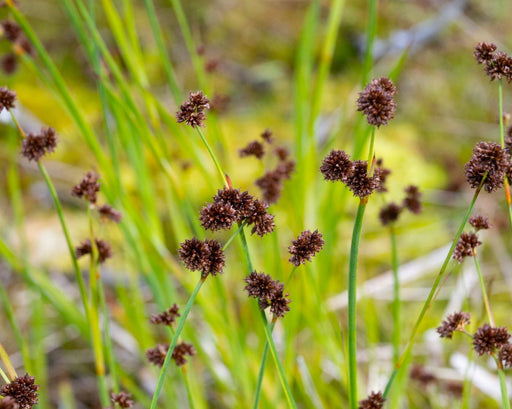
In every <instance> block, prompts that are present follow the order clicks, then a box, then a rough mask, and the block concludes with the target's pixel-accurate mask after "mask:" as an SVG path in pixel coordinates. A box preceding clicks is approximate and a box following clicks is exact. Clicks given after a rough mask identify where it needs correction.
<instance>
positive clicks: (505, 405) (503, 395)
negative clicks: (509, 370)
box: [498, 363, 510, 409]
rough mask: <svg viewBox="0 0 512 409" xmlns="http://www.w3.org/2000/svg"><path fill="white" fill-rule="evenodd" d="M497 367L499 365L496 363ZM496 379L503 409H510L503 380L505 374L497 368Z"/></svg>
mask: <svg viewBox="0 0 512 409" xmlns="http://www.w3.org/2000/svg"><path fill="white" fill-rule="evenodd" d="M498 365H499V363H498ZM498 377H499V378H500V390H501V402H502V404H503V409H510V401H509V399H508V391H507V381H506V380H505V372H503V369H502V368H500V367H499V366H498Z"/></svg>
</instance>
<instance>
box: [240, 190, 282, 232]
mask: <svg viewBox="0 0 512 409" xmlns="http://www.w3.org/2000/svg"><path fill="white" fill-rule="evenodd" d="M267 208H268V205H267V204H265V203H263V202H260V201H259V200H258V199H254V200H253V202H252V203H251V206H250V207H249V209H248V210H247V212H246V213H245V215H244V216H245V222H246V223H247V225H248V226H250V225H253V224H254V226H253V228H252V230H251V234H254V233H256V234H257V235H258V236H260V237H263V236H264V235H265V234H268V233H272V232H273V231H274V227H275V223H274V215H272V214H269V213H268V212H267Z"/></svg>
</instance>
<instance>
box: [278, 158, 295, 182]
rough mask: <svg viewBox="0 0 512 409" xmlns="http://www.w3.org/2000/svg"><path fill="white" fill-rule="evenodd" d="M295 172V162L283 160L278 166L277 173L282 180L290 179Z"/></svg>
mask: <svg viewBox="0 0 512 409" xmlns="http://www.w3.org/2000/svg"><path fill="white" fill-rule="evenodd" d="M294 170H295V161H293V160H282V161H280V162H279V165H277V168H276V170H275V171H274V172H276V173H277V174H278V175H279V177H280V178H281V179H285V180H286V179H290V178H291V177H292V173H293V171H294Z"/></svg>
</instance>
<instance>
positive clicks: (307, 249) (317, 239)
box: [288, 230, 324, 267]
mask: <svg viewBox="0 0 512 409" xmlns="http://www.w3.org/2000/svg"><path fill="white" fill-rule="evenodd" d="M323 246H324V240H323V239H322V233H319V232H318V230H315V231H314V232H311V231H309V230H306V231H303V232H302V233H301V234H300V235H299V236H298V237H297V238H296V239H295V240H292V245H291V246H290V247H288V253H290V254H291V255H292V256H291V257H290V259H289V260H288V261H289V262H290V263H292V264H293V265H294V266H297V267H298V266H300V265H301V264H306V261H311V257H313V256H314V255H315V254H316V253H318V252H319V251H320V250H322V247H323Z"/></svg>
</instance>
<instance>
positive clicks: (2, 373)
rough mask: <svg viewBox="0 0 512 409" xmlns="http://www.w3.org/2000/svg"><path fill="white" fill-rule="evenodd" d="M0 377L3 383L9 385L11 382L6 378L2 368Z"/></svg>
mask: <svg viewBox="0 0 512 409" xmlns="http://www.w3.org/2000/svg"><path fill="white" fill-rule="evenodd" d="M0 376H1V377H2V379H3V380H4V381H5V383H10V382H11V380H10V379H9V378H8V377H7V374H6V373H5V372H4V370H3V369H2V368H0Z"/></svg>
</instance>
